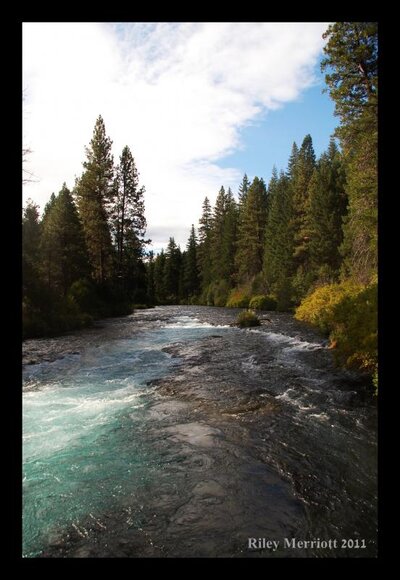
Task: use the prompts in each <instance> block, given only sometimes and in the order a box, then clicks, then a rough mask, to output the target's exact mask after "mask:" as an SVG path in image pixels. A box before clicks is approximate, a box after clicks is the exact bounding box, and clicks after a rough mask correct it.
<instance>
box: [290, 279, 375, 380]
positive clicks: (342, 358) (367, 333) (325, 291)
mask: <svg viewBox="0 0 400 580" xmlns="http://www.w3.org/2000/svg"><path fill="white" fill-rule="evenodd" d="M377 311H378V289H377V283H376V282H373V283H371V284H369V285H368V286H362V285H359V284H355V283H354V282H349V281H348V282H343V283H341V284H329V285H326V286H320V287H318V288H316V289H315V290H314V292H312V293H311V294H310V295H309V296H307V297H306V298H305V299H304V300H303V301H302V303H301V304H300V306H299V307H298V308H297V310H296V312H295V318H297V320H302V321H304V322H309V323H311V324H313V325H314V326H317V327H318V328H319V329H320V330H322V331H323V332H325V333H327V334H329V337H330V340H331V344H332V346H334V348H335V356H336V359H337V361H338V362H339V363H340V364H343V365H345V366H347V367H355V368H359V369H362V370H365V371H367V372H369V373H371V374H374V375H375V380H376V376H377V373H376V370H377V363H378V352H377V326H378V322H377Z"/></svg>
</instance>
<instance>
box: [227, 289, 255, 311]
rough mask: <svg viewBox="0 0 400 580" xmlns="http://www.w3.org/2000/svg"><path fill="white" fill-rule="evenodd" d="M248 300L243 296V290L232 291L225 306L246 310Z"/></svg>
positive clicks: (246, 296) (245, 295)
mask: <svg viewBox="0 0 400 580" xmlns="http://www.w3.org/2000/svg"><path fill="white" fill-rule="evenodd" d="M249 302H250V298H249V296H248V295H247V294H245V292H244V290H238V289H236V290H232V292H231V293H230V295H229V298H228V301H227V303H226V306H227V307H228V308H247V307H248V306H249Z"/></svg>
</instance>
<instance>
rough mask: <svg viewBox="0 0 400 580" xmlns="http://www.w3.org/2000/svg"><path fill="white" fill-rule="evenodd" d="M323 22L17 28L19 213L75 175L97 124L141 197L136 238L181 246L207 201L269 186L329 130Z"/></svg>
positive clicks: (319, 146) (319, 145)
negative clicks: (23, 169) (28, 178)
mask: <svg viewBox="0 0 400 580" xmlns="http://www.w3.org/2000/svg"><path fill="white" fill-rule="evenodd" d="M327 27H328V24H327V23H320V22H289V23H288V22H262V23H241V22H239V23H229V22H228V23H223V22H222V23H193V22H183V23H168V22H167V23H124V24H123V25H121V24H118V23H90V22H89V23H57V22H55V23H54V22H53V23H51V22H48V23H24V25H23V86H24V112H23V114H24V117H23V129H24V146H25V147H27V148H29V149H31V150H32V153H31V154H30V156H29V160H28V166H27V169H28V171H30V172H31V173H33V174H34V175H35V177H36V179H35V181H33V182H30V183H28V184H26V185H24V192H23V193H24V201H26V200H27V199H28V198H31V199H33V201H35V202H36V203H38V204H39V206H40V208H41V209H43V208H44V206H45V204H46V202H47V201H48V199H49V197H50V195H51V193H52V192H55V193H57V192H58V191H60V189H61V187H62V184H63V182H64V181H65V182H66V184H67V186H68V187H69V188H73V186H74V183H75V178H76V177H79V176H80V175H81V173H82V170H83V167H82V163H83V161H84V160H85V146H87V145H88V144H89V142H90V139H91V137H92V132H93V127H94V124H95V121H96V119H97V117H98V116H99V115H102V117H103V119H104V122H105V126H106V131H107V134H108V135H109V137H110V138H111V139H112V140H113V154H114V160H115V162H118V159H119V156H120V154H121V152H122V149H123V147H124V146H125V145H128V146H129V147H130V149H131V151H132V154H133V156H134V158H135V161H136V165H137V169H138V171H139V174H140V185H144V186H145V188H146V195H145V205H146V217H147V223H148V229H147V235H148V237H150V238H151V239H152V240H153V249H155V250H159V249H160V248H161V247H164V246H165V245H166V244H167V243H168V238H169V236H174V237H175V239H176V241H177V243H179V244H180V245H181V246H185V244H186V241H187V238H188V235H189V230H190V226H191V224H192V223H194V224H195V226H197V224H198V219H199V217H200V215H201V207H202V203H203V200H204V197H205V196H208V197H209V199H210V201H211V202H212V203H214V201H215V198H216V195H217V193H218V190H219V188H220V187H221V185H224V186H225V187H226V188H227V187H231V188H232V191H233V192H234V193H236V191H237V188H238V186H239V183H240V181H241V179H242V177H243V173H244V172H246V173H247V174H248V176H249V177H250V178H252V177H254V176H255V175H257V176H259V177H263V178H264V179H265V181H266V182H268V180H269V178H270V175H271V171H272V166H273V164H276V165H277V167H278V169H280V168H283V169H285V168H286V164H287V161H288V157H289V155H290V151H291V147H292V143H293V141H294V140H295V141H296V142H297V143H298V145H300V144H301V142H302V140H303V138H304V136H305V135H306V134H308V133H310V134H311V136H312V138H313V142H314V147H315V151H316V154H317V155H319V154H320V153H321V152H322V151H323V150H325V149H326V147H327V146H328V142H329V137H330V135H331V134H332V133H333V130H334V128H335V126H336V124H337V123H336V119H335V118H334V117H333V104H332V102H331V101H330V99H329V96H328V95H327V94H322V93H321V90H322V88H323V86H324V83H323V77H322V75H321V73H320V70H319V63H320V60H321V57H322V50H323V46H324V43H325V41H324V40H323V38H322V34H323V32H324V31H325V30H326V29H327Z"/></svg>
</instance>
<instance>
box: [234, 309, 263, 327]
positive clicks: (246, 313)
mask: <svg viewBox="0 0 400 580" xmlns="http://www.w3.org/2000/svg"><path fill="white" fill-rule="evenodd" d="M236 324H237V325H238V326H240V327H241V328H248V327H249V326H260V324H261V322H260V320H259V318H258V316H257V315H256V314H255V313H254V312H252V311H251V310H243V312H241V313H240V314H239V316H238V317H237V320H236Z"/></svg>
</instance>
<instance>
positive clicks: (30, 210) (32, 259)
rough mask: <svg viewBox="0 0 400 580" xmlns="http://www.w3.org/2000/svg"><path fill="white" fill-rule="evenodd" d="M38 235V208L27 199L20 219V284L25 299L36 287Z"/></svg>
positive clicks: (39, 228)
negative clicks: (21, 284)
mask: <svg viewBox="0 0 400 580" xmlns="http://www.w3.org/2000/svg"><path fill="white" fill-rule="evenodd" d="M40 234H41V226H40V223H39V206H38V205H36V204H35V203H34V202H33V201H32V200H31V199H29V200H28V202H27V204H26V206H25V208H24V213H23V219H22V282H23V289H24V296H25V297H26V296H28V295H30V294H31V291H32V290H33V289H35V288H36V286H37V279H38V275H39V274H38V266H39V252H40V249H39V248H40Z"/></svg>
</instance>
